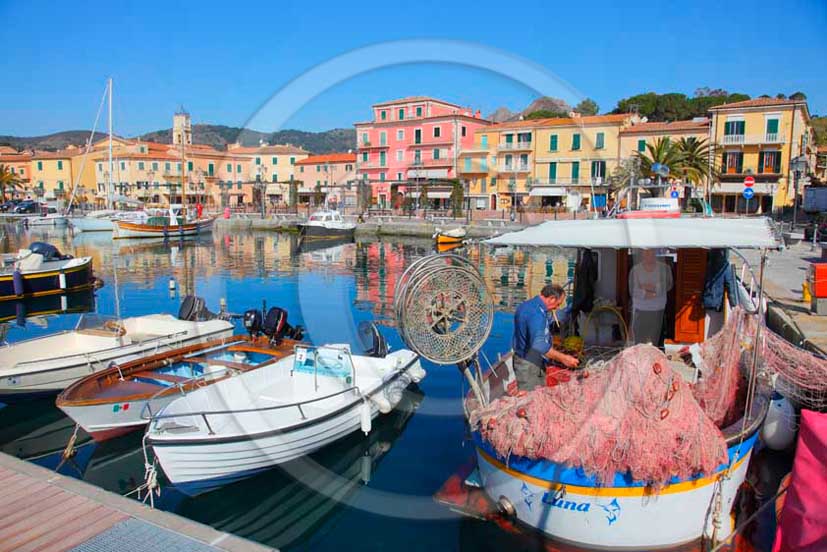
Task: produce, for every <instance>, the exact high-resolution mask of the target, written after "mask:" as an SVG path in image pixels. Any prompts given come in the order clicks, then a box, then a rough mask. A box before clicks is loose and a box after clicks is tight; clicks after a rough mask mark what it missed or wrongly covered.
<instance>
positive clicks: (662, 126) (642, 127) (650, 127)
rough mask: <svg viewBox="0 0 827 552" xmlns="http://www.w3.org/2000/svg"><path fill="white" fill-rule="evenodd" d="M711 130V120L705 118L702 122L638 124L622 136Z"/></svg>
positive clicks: (625, 130) (627, 129)
mask: <svg viewBox="0 0 827 552" xmlns="http://www.w3.org/2000/svg"><path fill="white" fill-rule="evenodd" d="M708 130H709V119H707V118H704V119H703V120H702V121H693V120H688V121H671V122H666V123H663V122H660V123H657V122H656V123H637V124H635V125H632V126H630V127H629V128H624V129H622V130H621V131H620V133H621V134H644V133H647V132H665V133H669V132H680V131H690V132H691V131H696V132H707V131H708Z"/></svg>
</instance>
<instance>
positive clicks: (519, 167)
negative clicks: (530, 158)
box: [497, 163, 531, 173]
mask: <svg viewBox="0 0 827 552" xmlns="http://www.w3.org/2000/svg"><path fill="white" fill-rule="evenodd" d="M530 167H531V166H530V165H529V164H528V163H514V164H511V165H508V164H503V165H499V166H498V167H497V170H498V171H499V172H501V173H523V172H529V171H530V170H531V168H530Z"/></svg>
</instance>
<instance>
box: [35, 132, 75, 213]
mask: <svg viewBox="0 0 827 552" xmlns="http://www.w3.org/2000/svg"><path fill="white" fill-rule="evenodd" d="M77 152H78V148H76V147H73V146H70V147H68V148H67V149H65V150H62V151H56V152H49V151H36V152H35V153H34V155H33V156H32V157H31V161H30V169H29V173H30V178H29V185H28V187H27V189H26V191H27V193H28V194H29V195H31V196H32V197H35V198H37V199H42V200H45V201H60V200H63V199H64V198H66V195H67V193H68V192H69V191H70V190H71V187H72V160H73V158H74V157H75V155H77Z"/></svg>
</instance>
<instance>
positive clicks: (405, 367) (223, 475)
mask: <svg viewBox="0 0 827 552" xmlns="http://www.w3.org/2000/svg"><path fill="white" fill-rule="evenodd" d="M375 351H376V352H375V353H374V354H375V355H378V356H362V355H354V354H351V352H350V349H349V347H348V346H342V345H339V346H337V345H327V346H321V347H308V346H297V347H296V350H295V353H294V354H291V355H290V356H288V357H285V358H283V359H281V360H279V361H278V362H275V363H272V364H268V365H266V366H263V367H261V368H259V369H256V370H252V371H248V372H245V373H243V374H240V375H238V376H236V377H232V378H228V379H225V380H222V381H220V382H217V383H216V384H214V385H210V386H209V387H206V388H203V389H198V390H196V391H193V392H191V393H189V394H187V395H186V396H185V397H180V398H178V399H176V400H175V401H173V402H172V403H170V404H169V405H168V406H167V407H166V408H164V409H163V410H162V411H161V412H160V413H159V414H157V415H156V416H154V417H153V419H152V421H151V423H150V425H149V428H148V429H147V436H146V441H147V443H148V444H149V445H151V446H152V449H153V452H154V454H155V457H156V458H157V460H158V462H159V463H160V466H161V468H162V469H163V471H164V473H165V474H166V476H167V478H168V479H169V480H170V481H171V482H172V483H173V484H174V485H175V486H176V487H178V488H179V489H181V490H182V491H183V492H186V493H189V494H199V493H201V492H205V491H208V490H211V489H212V488H215V487H218V486H220V485H223V484H226V483H230V482H232V481H235V480H239V479H243V478H246V477H249V476H251V475H253V474H255V473H258V472H260V471H263V470H266V469H268V468H270V467H272V466H275V465H277V464H281V463H285V462H289V461H290V460H293V459H295V458H298V457H300V456H303V455H306V454H310V453H312V452H314V451H316V450H318V449H321V448H322V447H324V446H325V445H328V444H330V443H332V442H334V441H336V440H338V439H340V438H342V437H344V436H346V435H348V434H350V433H353V432H355V431H357V430H359V429H360V428H361V430H362V431H364V432H365V433H370V431H371V425H372V420H373V419H374V418H375V417H376V416H378V415H379V413H380V412H381V413H383V414H386V413H388V412H390V411H391V410H392V409H393V408H394V407H395V406H396V405H397V404H398V403H399V402H400V401H401V399H402V396H403V391H404V389H405V388H406V387H407V386H408V385H409V384H410V383H411V382H417V381H419V380H421V379H422V378H423V377H424V376H425V371H424V370H423V369H422V368H421V366H420V364H419V357H418V355H416V354H415V353H413V352H412V351H408V350H400V351H394V352H392V353H387V354H383V353H386V349H384V350H382V348H381V347H380V348H377V349H375ZM216 405H221V406H220V408H216Z"/></svg>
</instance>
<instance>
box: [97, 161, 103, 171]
mask: <svg viewBox="0 0 827 552" xmlns="http://www.w3.org/2000/svg"><path fill="white" fill-rule="evenodd" d="M98 170H99V171H100V172H103V163H98Z"/></svg>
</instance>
